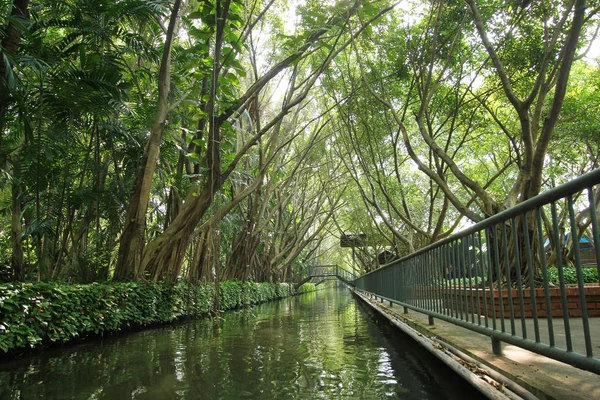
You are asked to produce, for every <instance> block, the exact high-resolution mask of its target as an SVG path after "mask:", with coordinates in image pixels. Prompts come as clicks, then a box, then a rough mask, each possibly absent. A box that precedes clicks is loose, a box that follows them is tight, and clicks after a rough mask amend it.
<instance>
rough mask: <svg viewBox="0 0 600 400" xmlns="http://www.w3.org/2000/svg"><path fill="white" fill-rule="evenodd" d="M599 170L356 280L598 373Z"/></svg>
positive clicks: (363, 287)
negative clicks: (590, 283)
mask: <svg viewBox="0 0 600 400" xmlns="http://www.w3.org/2000/svg"><path fill="white" fill-rule="evenodd" d="M599 183H600V169H599V170H595V171H593V172H590V173H588V174H586V175H583V176H581V177H579V178H577V179H575V180H573V181H571V182H569V183H567V184H564V185H561V186H559V187H556V188H554V189H552V190H549V191H548V192H545V193H543V194H541V195H539V196H536V197H534V198H532V199H529V200H527V201H524V202H522V203H521V204H519V205H517V206H516V207H513V208H511V209H508V210H506V211H504V212H501V213H499V214H496V215H494V216H492V217H489V218H487V219H485V220H484V221H482V222H480V223H478V224H476V225H473V226H471V227H470V228H468V229H466V230H464V231H463V232H460V233H458V234H456V235H453V236H451V237H448V238H446V239H444V240H442V241H440V242H437V243H435V244H433V245H430V246H428V247H426V248H423V249H421V250H420V251H418V252H416V253H414V254H411V255H409V256H407V257H404V258H402V259H400V260H398V261H396V262H393V263H391V264H389V265H387V266H384V267H382V268H380V269H377V270H375V271H373V272H371V273H369V274H366V275H363V276H361V277H359V278H358V279H356V281H355V283H356V288H357V289H358V290H360V291H365V292H368V293H371V294H374V295H376V296H378V297H380V298H381V299H382V300H384V299H387V300H389V301H391V302H394V303H397V304H399V305H402V306H403V307H404V312H408V309H412V310H416V311H419V312H422V313H425V314H428V315H429V320H430V323H433V321H434V319H435V318H437V319H440V320H444V321H448V322H451V323H454V324H456V325H459V326H462V327H465V328H468V329H471V330H473V331H476V332H479V333H482V334H485V335H488V336H489V337H490V338H491V342H492V343H491V344H492V349H493V350H494V352H495V353H496V354H499V353H500V352H501V343H502V342H505V343H509V344H512V345H516V346H520V347H522V348H524V349H527V350H530V351H533V352H536V353H539V354H542V355H545V356H547V357H551V358H554V359H556V360H559V361H563V362H566V363H569V364H572V365H574V366H577V367H579V368H582V369H586V370H589V371H593V372H595V373H598V374H600V358H599V357H600V355H599V353H600V286H599V285H598V283H596V284H592V285H588V284H586V283H585V281H586V280H590V281H594V280H600V265H599V260H600V239H599V225H598V219H599V218H598V212H599V208H598V207H599V204H598V203H599V202H600V186H599V185H598V184H599ZM578 238H579V239H578Z"/></svg>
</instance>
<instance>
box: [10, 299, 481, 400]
mask: <svg viewBox="0 0 600 400" xmlns="http://www.w3.org/2000/svg"><path fill="white" fill-rule="evenodd" d="M221 322H222V324H221V326H222V328H221V330H220V331H219V332H218V331H215V330H214V329H213V324H212V322H210V321H192V322H186V323H182V324H178V325H176V326H171V327H164V328H159V329H152V330H146V331H142V332H138V333H132V334H127V335H123V336H121V337H117V338H112V339H107V340H104V341H101V342H94V343H85V344H81V345H77V346H71V347H66V348H63V349H53V350H49V351H47V352H46V353H44V354H40V355H38V356H36V357H31V358H27V359H22V360H18V361H11V362H9V363H4V364H0V398H2V399H5V398H6V399H19V398H21V399H38V398H49V399H244V398H248V399H291V398H298V399H314V398H322V399H332V398H360V399H380V398H398V399H400V398H401V399H438V398H440V399H442V398H450V399H459V398H465V397H469V398H476V397H477V394H476V393H473V390H472V389H471V388H470V387H464V386H463V385H461V383H460V381H457V380H456V378H455V377H454V376H448V374H449V373H448V372H447V371H446V370H445V369H443V368H442V367H441V366H440V365H439V364H438V363H437V362H436V360H433V359H432V358H431V357H430V356H429V355H428V354H425V353H424V352H423V351H416V352H415V349H414V348H415V347H416V346H415V344H414V343H413V342H410V340H409V339H408V340H407V339H404V338H402V337H398V333H397V332H387V330H388V328H386V326H387V324H385V323H383V322H382V321H379V320H375V319H373V317H372V316H371V313H368V312H365V310H363V309H362V308H361V306H359V305H358V304H357V303H356V302H355V301H354V300H353V299H352V298H351V296H350V295H349V294H348V292H347V291H346V290H343V289H341V290H333V289H332V290H323V291H319V292H315V293H309V294H306V295H302V296H300V297H296V298H292V299H286V300H282V301H279V302H274V303H270V304H265V305H262V306H259V307H256V308H252V309H249V310H245V311H239V312H230V313H226V314H225V315H224V318H223V320H222V321H221ZM378 324H379V325H382V327H380V326H378ZM382 328H383V334H382ZM417 350H418V349H417Z"/></svg>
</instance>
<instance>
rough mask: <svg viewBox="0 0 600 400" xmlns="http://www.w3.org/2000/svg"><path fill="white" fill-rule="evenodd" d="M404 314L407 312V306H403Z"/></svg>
mask: <svg viewBox="0 0 600 400" xmlns="http://www.w3.org/2000/svg"><path fill="white" fill-rule="evenodd" d="M404 314H408V307H406V306H404Z"/></svg>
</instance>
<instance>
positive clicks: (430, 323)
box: [428, 315, 434, 325]
mask: <svg viewBox="0 0 600 400" xmlns="http://www.w3.org/2000/svg"><path fill="white" fill-rule="evenodd" d="M428 317H429V325H434V323H433V317H432V316H431V315H429V316H428Z"/></svg>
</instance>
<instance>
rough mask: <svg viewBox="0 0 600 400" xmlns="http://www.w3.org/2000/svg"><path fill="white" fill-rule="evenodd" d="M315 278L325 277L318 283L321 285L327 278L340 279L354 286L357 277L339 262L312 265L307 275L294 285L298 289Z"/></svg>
mask: <svg viewBox="0 0 600 400" xmlns="http://www.w3.org/2000/svg"><path fill="white" fill-rule="evenodd" d="M313 278H323V279H321V280H320V281H318V282H317V283H316V284H317V285H319V284H321V283H323V282H324V281H326V280H331V279H336V278H337V279H339V280H340V281H342V282H344V283H345V284H346V285H349V286H354V280H355V279H356V278H357V276H356V275H354V274H353V273H352V272H350V271H347V270H345V269H344V268H342V267H340V266H339V265H337V264H327V265H310V266H309V267H308V274H307V276H306V277H305V278H304V279H302V280H301V281H300V282H298V283H297V284H296V285H294V287H295V288H296V289H298V288H299V287H300V286H302V285H303V284H305V283H306V282H308V281H310V280H311V279H313Z"/></svg>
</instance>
